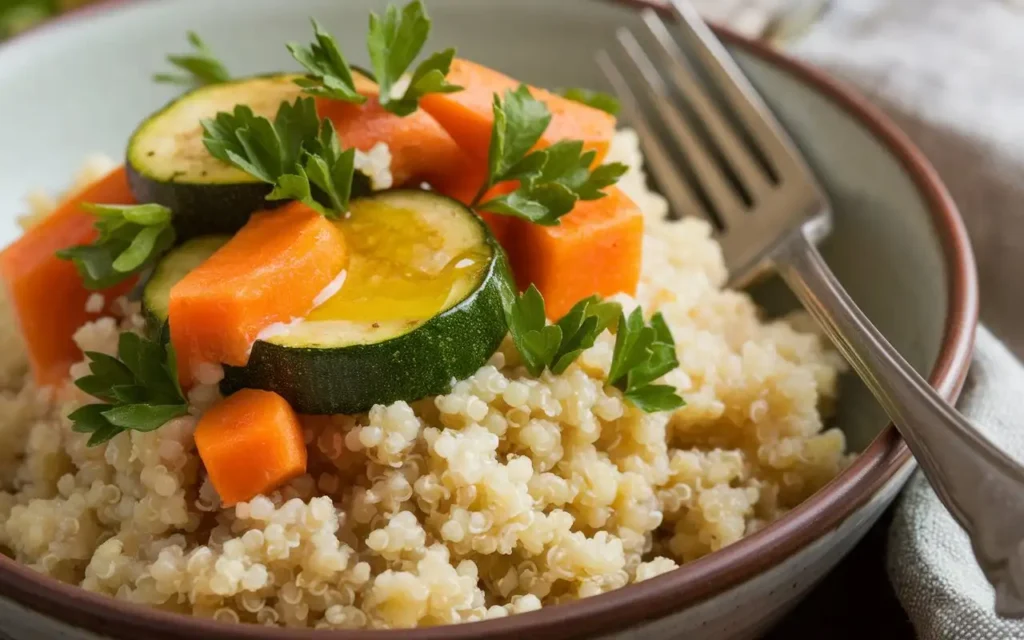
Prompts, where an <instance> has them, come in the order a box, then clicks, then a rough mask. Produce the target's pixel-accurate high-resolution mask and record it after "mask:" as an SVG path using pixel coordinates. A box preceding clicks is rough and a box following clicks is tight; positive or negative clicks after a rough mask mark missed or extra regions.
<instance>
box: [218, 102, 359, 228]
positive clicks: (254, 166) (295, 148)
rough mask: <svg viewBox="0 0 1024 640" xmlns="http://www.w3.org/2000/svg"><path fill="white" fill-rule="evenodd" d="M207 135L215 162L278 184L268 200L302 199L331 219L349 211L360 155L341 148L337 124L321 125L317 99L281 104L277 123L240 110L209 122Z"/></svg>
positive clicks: (275, 184)
mask: <svg viewBox="0 0 1024 640" xmlns="http://www.w3.org/2000/svg"><path fill="white" fill-rule="evenodd" d="M203 130H204V132H205V134H204V136H203V143H204V144H205V145H206V148H207V150H208V151H209V152H210V154H211V155H212V156H213V157H215V158H217V159H219V160H222V161H223V162H227V163H229V164H232V165H234V166H235V167H238V168H239V169H241V170H242V171H245V172H246V173H248V174H249V175H251V176H253V177H255V178H259V179H260V180H262V181H263V182H266V183H267V184H271V185H274V190H273V191H272V192H271V193H270V195H268V196H267V199H268V200H283V199H295V200H299V201H301V202H303V203H305V204H307V205H309V206H310V207H313V208H314V209H316V210H317V211H319V212H320V213H322V214H323V215H325V216H327V217H328V218H337V217H338V216H339V215H341V214H342V213H344V212H345V211H346V210H347V209H348V202H349V198H350V197H351V195H352V193H353V180H354V176H355V150H354V149H346V150H342V149H341V146H340V143H339V142H338V135H337V132H336V131H335V130H334V125H333V124H332V123H331V121H330V120H328V119H324V120H322V121H321V120H320V118H319V116H317V114H316V105H315V103H314V101H313V98H301V97H300V98H297V99H296V100H295V102H294V103H288V102H282V103H281V106H280V107H279V108H278V110H277V115H275V116H274V121H273V122H271V121H270V120H268V119H267V118H264V117H262V116H257V115H255V114H254V113H253V111H252V109H250V108H249V107H248V106H246V105H237V106H236V107H235V109H234V111H232V112H231V113H226V112H221V113H218V114H217V116H216V117H215V118H214V119H212V120H204V121H203ZM356 184H357V186H360V187H361V186H362V184H363V182H358V183H356ZM357 191H358V189H357Z"/></svg>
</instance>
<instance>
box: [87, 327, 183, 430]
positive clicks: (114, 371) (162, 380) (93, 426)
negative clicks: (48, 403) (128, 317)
mask: <svg viewBox="0 0 1024 640" xmlns="http://www.w3.org/2000/svg"><path fill="white" fill-rule="evenodd" d="M86 355H87V356H88V357H89V360H90V362H89V371H90V375H87V376H83V377H81V378H79V379H78V380H76V381H75V385H76V386H77V387H78V388H79V389H81V390H82V391H84V392H86V393H87V394H89V395H91V396H93V397H94V398H96V399H97V400H100V401H101V402H99V403H97V404H87V405H84V406H82V407H79V408H78V409H76V410H75V411H72V412H71V413H70V414H68V418H69V419H70V420H71V422H72V429H73V430H74V431H76V432H78V433H91V434H92V435H91V436H90V438H89V442H88V444H89V446H90V447H92V446H96V445H98V444H102V443H104V442H106V441H108V440H110V439H111V438H113V437H114V436H116V435H117V434H119V433H121V432H122V431H126V430H133V431H153V430H154V429H158V428H160V427H161V426H163V425H164V424H165V423H166V422H167V421H168V420H171V419H173V418H176V417H178V416H183V415H186V414H187V413H188V403H187V402H186V401H185V396H184V394H183V393H182V391H181V387H180V386H179V385H178V367H177V359H176V358H175V355H174V347H173V346H171V344H170V340H169V335H168V331H167V325H166V323H165V324H164V326H163V328H162V330H161V331H160V335H159V337H157V338H156V339H154V340H149V339H147V338H144V337H142V336H139V335H137V334H134V333H130V332H126V333H122V334H121V337H120V339H119V341H118V344H117V357H116V358H115V357H113V356H109V355H106V354H104V353H97V352H91V351H90V352H87V353H86Z"/></svg>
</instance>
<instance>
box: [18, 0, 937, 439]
mask: <svg viewBox="0 0 1024 640" xmlns="http://www.w3.org/2000/svg"><path fill="white" fill-rule="evenodd" d="M385 4H386V3H385V2H384V1H383V0H380V1H371V0H347V1H346V2H338V1H337V0H291V1H289V2H281V1H280V0H220V1H219V2H216V3H210V2H208V1H207V0H162V1H161V2H141V1H140V2H136V3H133V4H129V5H127V6H125V8H124V9H122V10H120V11H118V12H115V13H112V14H110V15H107V16H103V17H102V18H101V19H99V20H94V21H90V22H89V23H88V24H87V25H82V24H76V23H75V21H74V20H71V21H67V22H64V23H62V24H58V25H55V26H53V27H52V28H48V29H44V30H42V31H40V32H38V33H36V34H31V35H29V36H27V37H26V38H24V39H23V40H21V41H19V42H17V43H16V44H15V45H13V46H11V47H9V48H6V49H0V87H3V91H2V92H0V113H3V114H4V115H5V117H4V118H3V119H2V120H0V139H2V140H3V141H4V149H5V152H4V153H3V154H0V212H2V213H0V244H6V243H7V242H9V241H10V240H11V239H13V237H14V234H15V233H16V224H15V221H14V218H15V214H17V213H18V212H19V211H20V210H21V208H22V203H21V198H22V196H23V194H24V193H25V192H26V191H28V190H29V189H31V188H36V187H43V188H47V189H59V188H60V187H61V186H62V185H63V184H65V183H66V182H67V181H68V180H69V177H70V176H71V175H72V174H73V172H74V171H75V170H76V168H77V167H78V165H79V163H80V162H81V160H82V158H83V157H84V156H85V155H87V154H89V153H91V152H96V151H100V152H104V153H107V154H110V155H112V156H114V157H120V156H121V155H122V154H123V152H124V145H125V142H126V140H127V138H128V136H129V134H130V133H131V131H132V128H133V127H134V125H135V124H136V123H137V122H139V121H140V120H141V119H142V118H143V117H144V116H145V115H147V114H148V113H150V112H152V111H154V110H155V109H157V108H158V107H160V106H161V105H162V104H164V103H165V102H167V101H168V100H170V99H171V98H172V97H174V95H175V94H176V92H177V89H176V88H175V87H169V86H166V85H157V84H154V83H152V82H151V81H150V76H151V74H152V73H153V72H155V71H161V70H165V62H164V56H165V55H166V54H167V53H171V52H180V51H183V50H185V47H186V44H185V38H184V34H185V32H186V31H187V30H188V29H197V30H198V31H199V32H200V35H202V36H203V37H204V38H205V39H206V40H207V42H208V43H209V44H210V45H211V47H213V48H214V50H215V51H216V52H217V53H218V54H220V55H221V56H222V58H223V59H224V60H225V61H226V63H227V65H228V67H229V68H230V69H231V70H232V72H233V73H235V74H239V75H240V74H246V73H255V72H265V71H267V70H273V69H282V70H284V69H294V68H296V65H295V63H294V62H293V61H292V60H291V58H290V57H289V55H288V53H287V52H286V50H285V48H284V46H283V43H284V42H289V41H298V42H306V41H308V40H309V38H310V34H311V30H310V26H309V22H308V19H307V16H315V17H317V18H318V19H319V20H321V21H322V22H323V23H324V25H325V26H326V27H327V28H328V29H329V30H331V31H332V32H334V33H335V34H336V35H337V36H338V40H339V42H340V43H341V44H342V47H343V48H344V49H345V51H346V53H347V54H348V55H349V56H350V57H351V61H352V62H353V63H363V64H365V63H366V54H365V51H363V46H362V43H363V42H364V38H365V30H366V15H367V10H368V9H374V10H380V8H381V7H383V6H384V5H385ZM428 8H429V10H430V13H431V15H432V17H433V19H434V25H435V31H434V34H433V37H432V39H431V42H432V43H433V46H435V47H437V46H441V45H444V46H447V45H456V46H458V48H459V53H460V54H462V55H464V56H466V57H469V58H472V59H475V60H478V61H480V62H482V63H485V64H489V65H493V66H495V67H498V68H500V69H502V70H503V71H505V72H507V73H509V74H511V75H513V76H516V77H519V78H521V79H522V80H524V81H527V82H530V83H534V84H537V85H541V86H546V87H567V86H584V87H590V88H604V87H605V83H604V80H603V78H602V76H601V74H600V72H599V71H598V69H597V67H596V65H595V64H594V63H593V54H594V52H595V51H597V50H598V49H600V48H601V47H604V46H607V45H608V44H609V43H610V42H611V41H612V40H611V37H612V33H613V31H614V29H615V28H616V27H618V26H620V25H624V24H633V23H637V22H638V18H637V14H636V13H635V12H634V11H632V10H631V9H629V8H626V7H624V6H621V5H616V4H613V3H610V2H595V1H594V0H559V2H557V3H555V2H550V0H517V1H516V2H514V3H510V2H504V0H473V1H469V0H429V2H428ZM349 43H351V44H349ZM357 43H358V44H357ZM734 53H735V54H736V56H737V57H738V59H739V62H740V63H741V65H742V66H743V68H744V69H745V70H746V71H747V73H748V74H749V75H750V77H751V79H752V80H753V81H754V83H755V84H756V85H757V87H758V88H759V89H760V90H761V92H762V93H763V94H764V97H765V98H766V99H767V101H768V103H769V104H770V105H771V106H772V108H773V109H774V110H775V112H776V114H777V115H778V117H779V118H780V119H781V120H782V121H783V123H784V124H785V125H786V126H787V127H788V128H789V130H790V132H791V133H792V135H793V137H794V138H795V140H796V142H797V144H798V145H799V146H800V147H801V149H803V151H804V152H805V153H806V154H807V156H808V158H809V160H810V163H811V165H812V166H813V168H814V170H815V171H816V173H817V174H818V176H819V177H820V178H821V180H822V182H823V183H824V185H825V187H826V189H827V191H828V193H829V196H830V197H831V200H832V203H833V205H834V212H835V218H836V220H835V232H834V233H833V235H832V236H831V238H830V239H829V240H828V241H827V242H826V245H825V247H824V249H825V254H826V257H827V259H828V261H829V263H830V265H831V266H832V267H833V268H834V269H835V271H836V273H837V274H838V276H839V278H840V280H841V281H842V282H843V284H844V285H845V286H846V287H847V289H848V290H849V291H850V293H851V295H852V296H853V297H854V299H855V300H856V301H857V303H858V304H859V305H860V306H861V307H862V308H863V309H864V311H865V312H866V313H867V314H868V316H870V317H871V319H872V320H873V321H874V322H875V323H876V324H877V325H878V327H879V328H880V329H881V330H882V332H883V333H884V334H885V335H886V336H887V337H888V338H889V340H890V341H892V343H893V344H894V345H895V346H896V347H897V348H898V349H899V350H900V351H901V352H902V353H903V354H904V355H905V356H906V357H907V358H908V360H909V361H910V362H911V363H912V364H913V365H914V366H915V367H917V368H918V369H919V370H922V371H927V370H929V369H930V368H931V366H932V365H933V363H934V362H935V359H936V357H937V355H938V352H939V348H940V344H941V340H942V337H943V328H944V322H945V319H946V313H947V307H948V300H947V286H946V282H947V273H946V266H945V265H944V261H943V255H942V250H941V246H940V243H939V239H938V235H937V232H936V230H935V227H934V226H933V222H932V220H931V218H930V216H929V213H928V210H927V208H926V205H925V203H924V201H923V200H922V198H921V196H920V194H919V192H918V190H917V188H916V187H915V185H914V183H913V182H912V181H911V179H910V177H909V176H908V175H907V174H906V173H905V172H904V170H903V169H902V167H901V166H900V165H899V163H898V161H897V160H896V159H895V158H894V157H893V156H892V155H891V154H890V153H889V152H888V151H887V150H886V148H885V147H884V146H883V145H882V144H881V143H880V142H878V141H877V140H876V139H875V138H874V137H873V136H872V135H871V134H870V132H869V131H868V130H867V129H866V128H865V127H864V126H863V125H862V124H861V123H859V122H858V121H856V120H855V119H853V118H852V117H851V116H850V115H849V114H848V113H846V112H845V111H843V110H841V109H838V108H836V107H835V106H834V105H833V104H832V103H831V102H830V100H829V98H827V97H826V96H824V95H822V94H821V93H819V92H817V90H815V89H813V88H812V87H810V86H808V85H806V84H804V83H803V82H801V81H800V80H798V79H797V78H795V77H793V76H791V75H789V74H788V73H787V72H786V71H784V70H781V69H779V68H778V67H775V66H773V65H772V64H770V63H769V62H766V61H764V60H763V59H760V58H757V57H756V56H754V55H752V54H750V53H748V52H745V51H744V50H743V49H742V48H734ZM755 293H756V295H757V297H758V299H759V300H760V301H761V302H762V303H763V304H764V305H765V306H766V308H768V309H769V310H770V312H771V313H781V312H784V311H785V310H787V309H789V308H791V307H792V299H791V298H790V297H789V296H788V295H787V294H786V292H785V290H784V288H783V287H781V286H780V285H779V283H777V282H767V283H764V284H762V285H759V286H758V287H757V291H756V292H755ZM844 385H845V388H844V389H843V395H842V396H841V398H842V399H841V404H840V412H839V417H838V421H839V424H840V426H841V427H842V428H843V429H844V431H845V432H846V433H847V436H848V438H849V442H850V446H851V448H852V449H853V450H861V449H863V448H864V447H865V446H866V445H867V443H868V442H870V440H871V439H872V438H873V437H875V436H876V435H877V434H878V433H879V431H880V430H881V429H882V428H883V427H884V426H885V425H886V424H887V422H888V421H887V419H886V418H885V416H884V415H883V413H882V412H881V410H880V408H879V407H878V405H877V404H876V403H875V402H874V400H873V399H871V397H870V396H869V394H868V393H867V391H866V389H865V388H864V387H863V385H861V384H860V382H859V381H857V380H855V379H853V378H852V376H848V379H847V380H846V381H845V382H844Z"/></svg>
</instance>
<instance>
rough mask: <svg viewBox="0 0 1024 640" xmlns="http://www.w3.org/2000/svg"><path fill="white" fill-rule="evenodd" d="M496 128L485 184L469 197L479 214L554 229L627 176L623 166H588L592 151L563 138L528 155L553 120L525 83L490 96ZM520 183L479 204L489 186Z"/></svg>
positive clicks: (492, 131)
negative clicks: (582, 203)
mask: <svg viewBox="0 0 1024 640" xmlns="http://www.w3.org/2000/svg"><path fill="white" fill-rule="evenodd" d="M493 111H494V125H493V126H492V128H491V145H490V149H489V152H488V159H487V180H486V181H485V183H484V184H483V185H482V186H481V187H480V190H479V192H478V193H477V194H476V197H475V198H474V199H473V208H475V209H477V210H480V211H490V212H492V213H497V214H502V215H508V216H516V217H519V218H524V219H526V220H529V221H531V222H534V223H537V224H542V225H556V224H558V223H559V218H561V217H562V216H564V215H565V214H567V213H569V212H570V211H572V209H573V207H575V206H576V202H577V201H579V200H597V199H599V198H603V197H604V193H603V192H602V189H604V188H605V187H607V186H609V185H612V184H615V182H617V181H618V179H619V178H620V177H621V176H622V175H623V174H624V173H625V172H626V170H627V167H626V165H624V164H621V163H617V162H616V163H610V164H603V165H601V166H599V167H597V168H596V169H594V170H591V169H590V167H591V165H592V164H593V162H594V158H595V156H596V153H595V152H594V151H586V152H584V150H583V143H582V142H581V141H579V140H561V141H559V142H556V143H555V144H553V145H551V146H549V147H547V148H546V149H541V150H538V151H533V152H530V149H532V148H533V147H534V146H535V145H536V144H537V142H538V141H540V138H541V136H542V135H544V131H545V130H546V129H547V127H548V124H550V122H551V112H550V111H549V110H548V108H547V106H546V105H545V104H544V103H543V102H541V101H539V100H537V99H535V98H534V97H533V96H532V95H530V90H529V88H528V87H527V86H526V85H519V88H518V89H516V90H515V91H512V90H509V91H507V92H506V93H505V98H504V100H502V99H501V98H500V97H499V96H498V95H495V96H494V106H493ZM510 180H518V181H519V187H518V188H517V189H516V190H515V191H513V192H511V193H509V194H505V195H501V196H497V197H495V198H491V199H490V200H486V201H483V202H481V201H482V200H483V197H484V194H486V193H487V191H488V190H489V189H491V188H492V187H493V186H495V185H497V184H499V183H502V182H508V181H510Z"/></svg>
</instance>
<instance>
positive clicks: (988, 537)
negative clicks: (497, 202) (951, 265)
mask: <svg viewBox="0 0 1024 640" xmlns="http://www.w3.org/2000/svg"><path fill="white" fill-rule="evenodd" d="M670 4H671V7H672V10H673V12H674V13H675V17H676V18H677V20H676V24H675V25H674V26H675V28H670V27H669V26H668V25H666V24H665V23H664V22H662V20H661V19H660V18H659V17H658V14H657V13H655V12H654V11H652V10H648V11H645V12H644V13H643V22H644V24H645V25H646V27H647V29H646V33H644V34H642V38H638V37H637V36H636V35H634V34H633V33H632V32H630V31H629V30H628V29H625V28H623V29H620V30H619V32H618V33H617V45H618V46H617V47H616V48H615V50H614V56H613V54H612V53H611V52H609V51H602V52H600V53H598V56H597V61H598V64H599V65H600V66H601V69H602V70H603V72H604V73H605V75H606V76H607V78H608V80H609V82H610V83H611V85H612V87H613V88H614V90H615V92H616V93H617V94H618V95H619V98H620V100H621V102H622V111H623V115H624V116H625V118H626V120H627V121H628V122H629V123H630V124H631V125H633V127H634V128H635V129H636V130H637V133H638V135H639V137H640V141H641V144H642V146H643V150H644V153H645V155H646V160H647V165H648V168H649V169H650V171H651V172H652V173H653V174H654V176H655V178H656V179H657V180H658V183H659V186H660V187H661V190H662V192H663V193H664V195H665V196H666V197H667V198H668V200H669V202H670V203H671V205H672V208H673V210H674V211H675V212H677V213H693V214H697V215H701V216H704V217H705V218H707V219H709V220H711V221H713V222H714V224H715V225H717V227H718V228H719V233H718V239H719V241H720V243H721V244H722V248H723V253H724V255H725V260H726V264H727V266H728V269H729V273H730V280H731V284H733V285H742V284H744V283H746V282H748V281H749V280H750V279H751V278H752V277H753V276H754V275H755V274H757V273H758V272H759V271H761V270H763V269H775V270H776V271H777V272H778V273H779V274H780V275H781V277H782V279H783V280H784V281H785V282H786V283H787V284H788V286H789V287H790V288H791V289H792V290H793V292H794V293H795V294H796V296H797V297H798V298H799V300H800V302H801V303H802V304H803V305H804V307H806V308H807V310H808V311H809V312H810V313H811V314H812V315H813V316H814V317H815V318H816V319H817V321H818V322H819V323H820V325H821V326H822V327H823V328H824V331H825V332H826V333H827V334H828V336H829V337H830V338H831V339H832V341H833V343H834V344H835V345H836V347H837V348H838V349H839V350H840V351H841V352H842V354H843V355H844V356H845V357H846V359H847V360H848V361H849V362H850V363H851V365H852V366H853V368H854V369H855V370H856V371H857V373H858V374H859V375H860V377H861V378H862V379H863V380H864V382H865V383H866V384H867V386H868V387H869V388H870V390H871V391H872V393H873V394H874V395H875V397H876V398H877V399H878V401H879V402H880V403H881V404H882V407H883V408H884V409H885V411H886V412H887V413H888V414H889V417H890V418H892V420H893V422H894V423H895V424H896V425H897V427H898V428H899V430H900V432H901V433H902V434H903V437H904V438H905V439H906V441H907V443H908V444H909V446H910V449H911V451H912V452H913V453H914V456H915V457H916V458H917V461H918V463H919V464H920V465H921V468H922V469H923V470H924V472H925V474H926V475H927V477H928V480H929V481H930V482H931V484H932V486H933V487H934V488H935V491H936V493H937V494H938V495H939V497H940V499H941V500H942V502H943V503H944V504H945V505H946V507H947V508H948V509H949V511H950V513H951V514H952V515H953V516H954V517H955V518H956V519H957V521H958V522H959V523H960V524H961V525H962V526H963V528H964V529H965V530H966V531H967V533H968V534H969V535H970V538H971V542H972V544H973V547H974V552H975V555H976V557H977V559H978V564H979V565H980V566H981V568H982V570H983V571H984V572H985V575H986V576H987V577H988V580H989V581H990V582H991V583H992V585H993V586H994V587H995V591H996V602H995V607H996V611H997V613H999V614H1000V615H1003V616H1008V617H1024V547H1022V541H1024V467H1022V466H1021V465H1020V464H1019V463H1017V462H1016V461H1014V460H1013V459H1012V458H1010V457H1009V456H1008V455H1007V454H1005V453H1004V452H1003V451H1001V450H1000V449H999V448H998V447H996V446H995V445H994V444H993V443H992V442H991V441H990V440H989V439H988V438H987V437H986V436H985V435H983V434H982V433H981V432H980V431H979V430H978V429H977V428H976V427H975V426H974V425H973V424H971V423H970V422H969V421H968V420H967V419H965V418H964V417H963V416H962V415H960V414H959V413H958V412H957V411H956V409H954V408H953V407H952V406H950V405H949V404H948V403H947V402H946V401H945V400H943V399H942V398H941V397H940V396H939V395H938V393H936V392H935V390H934V389H932V387H931V386H930V385H929V384H928V382H927V381H925V380H924V378H922V377H921V376H920V375H919V374H918V373H917V372H916V371H915V370H914V369H913V368H912V367H911V366H910V365H909V364H908V363H907V362H906V360H904V359H903V357H901V356H900V354H899V353H897V351H896V350H895V349H894V348H893V347H892V345H890V344H889V342H888V341H886V339H885V337H883V336H882V334H881V333H879V331H878V330H877V329H876V328H875V327H874V326H873V325H872V324H871V322H870V321H869V320H868V319H867V317H866V316H865V315H864V314H863V313H862V312H861V311H860V309H858V308H857V305H856V304H855V303H854V302H853V300H852V299H851V298H850V296H849V295H848V294H847V293H846V292H845V291H844V290H843V287H842V285H840V283H839V282H838V280H836V278H835V276H834V275H833V274H832V272H831V270H830V269H829V268H828V265H826V264H825V261H824V260H823V259H822V257H821V255H820V254H819V253H818V250H817V249H816V248H815V242H816V241H817V240H818V239H819V238H820V237H821V236H822V235H824V234H826V233H827V232H828V230H829V229H830V220H831V213H830V210H829V203H828V200H827V199H826V197H825V195H824V192H823V191H822V189H821V188H820V187H819V186H818V183H817V181H816V179H815V178H814V176H813V174H812V173H811V171H810V169H809V168H808V166H807V164H806V163H805V162H804V160H803V159H802V157H801V156H800V154H799V152H798V151H797V149H796V147H795V146H794V145H793V143H792V142H791V141H790V139H789V138H788V136H787V135H786V134H785V132H784V131H783V129H782V127H781V126H780V125H779V123H778V122H777V121H776V120H775V118H774V117H773V116H772V115H771V113H770V111H769V110H768V108H767V107H766V106H765V105H764V103H763V102H762V100H761V99H760V97H759V96H758V94H757V92H756V91H755V90H754V88H753V87H752V86H751V85H750V83H749V82H748V81H747V79H746V78H745V77H744V75H743V73H742V72H741V71H740V69H739V67H737V66H736V63H735V62H734V61H733V60H732V58H731V57H730V56H729V54H728V53H727V52H726V50H725V48H724V47H723V46H722V44H721V43H720V42H719V41H718V40H717V39H716V38H715V36H714V34H712V33H711V30H710V29H709V28H708V27H707V26H706V25H705V24H704V22H703V21H702V20H701V18H700V16H699V15H698V14H697V12H696V11H695V10H694V9H693V7H691V6H690V5H689V4H687V2H685V0H670ZM674 34H675V35H674ZM677 38H678V39H677ZM642 41H645V42H647V43H648V44H647V46H645V45H643V44H641V42H642ZM680 44H682V45H684V46H685V48H686V49H687V50H689V51H691V52H692V54H693V55H692V57H688V56H687V55H685V54H684V52H683V47H681V46H680ZM648 50H650V51H651V52H650V53H648ZM613 60H619V61H620V62H619V63H616V62H615V61H613ZM627 78H628V79H627ZM672 145H674V146H672ZM677 158H682V159H683V160H684V161H683V162H679V161H677V160H676V159H677Z"/></svg>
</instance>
